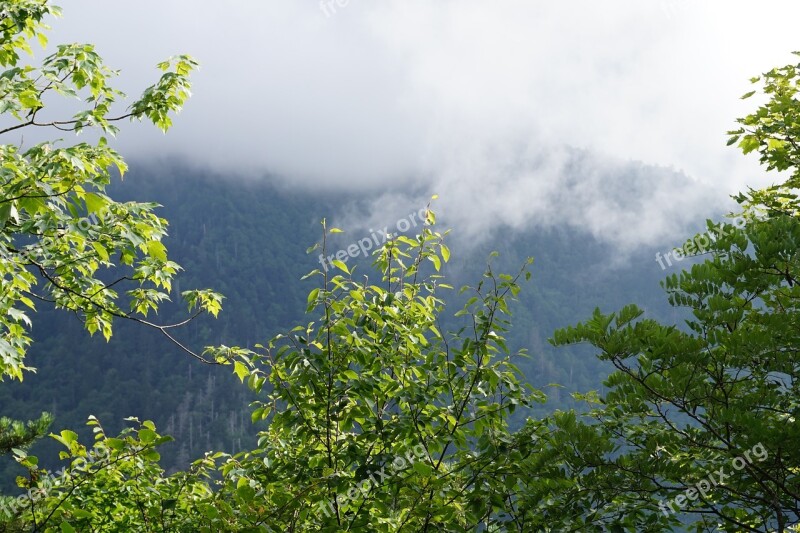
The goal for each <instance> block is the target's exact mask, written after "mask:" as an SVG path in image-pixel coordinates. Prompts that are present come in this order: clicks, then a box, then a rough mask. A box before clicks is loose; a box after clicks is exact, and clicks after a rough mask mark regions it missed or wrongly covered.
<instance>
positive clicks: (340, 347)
mask: <svg viewBox="0 0 800 533" xmlns="http://www.w3.org/2000/svg"><path fill="white" fill-rule="evenodd" d="M428 219H429V221H431V220H433V217H432V215H431V216H429V218H428ZM327 233H330V231H326V236H327ZM441 239H442V235H440V234H438V233H435V232H433V231H431V229H429V228H428V227H425V228H424V229H423V231H422V233H421V234H420V235H419V236H417V237H416V238H415V239H412V238H408V237H402V236H401V237H398V238H396V239H395V240H392V241H389V242H388V243H386V244H385V245H384V246H383V247H382V248H381V249H380V250H378V251H377V252H376V256H375V258H376V261H375V267H376V268H377V269H378V270H379V271H380V272H382V273H383V274H382V279H381V281H380V282H379V283H370V281H369V279H368V278H367V277H366V276H364V277H363V279H361V280H358V278H357V277H356V274H355V272H354V270H356V269H348V268H347V267H346V266H345V265H344V264H341V265H336V266H337V268H338V270H339V271H340V273H336V274H334V273H332V272H331V273H328V272H320V271H315V272H312V273H311V274H310V275H309V276H311V277H319V278H320V279H321V286H320V287H318V288H316V289H314V290H312V291H311V292H310V294H309V297H308V310H309V312H318V313H319V320H318V321H316V322H311V323H309V324H308V325H307V326H304V327H297V328H295V329H293V330H292V331H291V332H290V333H289V334H287V335H285V336H284V335H279V336H277V337H276V338H274V339H273V340H272V341H271V342H270V343H269V344H267V345H266V346H265V347H263V350H264V351H265V353H259V354H257V355H254V356H253V358H252V367H249V368H245V367H243V366H240V367H239V368H237V372H238V373H239V374H240V376H241V377H242V378H243V379H244V380H245V381H246V382H247V383H248V385H249V386H250V387H251V388H252V389H253V390H255V391H256V392H259V391H262V390H263V388H264V387H265V385H266V384H267V383H269V384H270V385H271V388H272V392H271V393H269V394H268V395H267V399H266V400H263V401H258V402H256V403H255V404H254V407H255V410H254V412H253V419H254V420H261V419H264V420H266V421H267V422H268V423H269V427H268V429H267V430H266V431H265V432H263V433H262V434H261V435H260V439H259V448H258V449H256V450H253V451H252V452H249V453H245V454H242V455H240V456H237V457H233V458H231V459H230V460H229V461H227V462H226V463H225V464H224V465H223V466H222V472H223V473H224V474H225V475H226V477H227V480H226V485H225V487H224V490H223V492H226V493H228V494H230V497H231V498H232V499H233V500H234V501H236V502H237V504H238V505H236V506H235V507H236V508H237V509H238V511H239V512H241V513H246V514H248V515H249V516H251V517H252V518H251V519H250V520H252V522H247V524H251V523H261V522H263V523H265V524H266V525H268V529H267V530H268V531H287V530H294V531H342V530H351V531H363V530H365V528H366V529H369V530H371V531H420V530H425V529H432V528H436V529H437V530H442V531H471V530H473V529H475V528H477V527H480V525H481V524H483V526H485V527H495V525H496V524H497V523H499V522H500V521H501V515H502V514H503V512H502V507H503V505H504V502H503V501H502V498H500V497H499V496H498V494H497V493H496V492H495V491H494V488H495V485H496V482H495V479H496V477H497V476H498V475H499V472H497V471H495V470H494V469H493V465H494V463H495V462H497V461H498V460H499V459H500V458H501V457H503V456H505V454H507V453H508V452H509V450H510V448H511V444H512V435H511V433H510V432H509V429H508V426H507V420H506V419H507V416H508V414H509V413H511V412H513V411H514V410H515V409H516V408H518V407H524V406H527V405H529V404H530V402H532V401H535V400H540V399H541V398H542V395H541V393H538V392H536V391H532V390H530V389H529V387H527V386H526V385H524V384H523V383H522V382H521V380H520V374H519V371H518V370H517V368H516V366H515V365H514V364H513V362H512V359H513V356H512V355H510V354H509V353H508V350H507V349H506V347H505V341H504V338H503V336H502V334H503V332H504V331H505V330H506V326H507V324H508V322H507V319H506V318H505V316H507V315H508V304H507V299H508V298H510V297H513V296H516V294H517V293H518V291H519V286H518V285H517V281H518V278H519V275H518V276H516V277H512V276H506V275H495V274H494V273H492V271H491V268H489V269H488V270H487V272H486V274H485V276H484V279H483V280H482V281H481V282H480V283H479V284H478V285H477V286H476V287H473V288H467V287H465V288H464V289H463V290H464V291H467V292H469V293H471V294H472V296H471V297H470V298H469V300H468V301H467V304H466V306H465V307H464V308H463V309H462V310H461V311H459V312H458V313H456V314H457V315H458V316H462V317H465V318H466V320H465V327H464V328H462V329H460V330H459V331H456V332H454V333H449V334H442V332H441V331H440V329H439V315H440V314H441V313H442V312H443V311H444V307H443V302H442V300H441V298H440V297H439V292H440V291H441V290H443V289H444V290H446V289H448V288H449V286H448V285H447V284H446V283H444V281H443V279H442V277H441V276H440V275H438V274H435V273H434V274H425V272H426V270H427V269H428V268H429V266H433V269H434V272H435V271H437V270H439V268H440V267H441V265H442V264H443V262H446V261H447V258H448V256H449V253H448V251H447V248H446V247H445V246H444V245H443V244H442V242H441ZM322 248H323V251H324V250H325V241H323V244H322ZM521 274H522V273H521ZM518 355H520V354H518ZM509 468H510V469H511V471H515V469H514V467H513V466H509Z"/></svg>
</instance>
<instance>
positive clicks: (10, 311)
mask: <svg viewBox="0 0 800 533" xmlns="http://www.w3.org/2000/svg"><path fill="white" fill-rule="evenodd" d="M57 13H58V10H57V9H56V8H54V7H51V6H49V4H48V3H47V2H31V1H27V0H25V1H18V0H14V1H9V2H3V3H2V9H0V24H2V28H3V30H2V31H3V36H4V41H3V48H2V53H0V65H1V66H2V67H5V71H3V73H2V74H0V94H2V100H0V114H2V115H4V116H6V117H7V118H9V119H10V120H11V122H12V123H13V125H10V126H7V127H5V128H3V129H2V130H0V135H6V136H9V135H11V134H12V133H13V132H15V131H17V130H20V129H22V128H26V127H50V128H55V129H57V130H61V131H68V132H75V133H78V132H80V131H81V130H83V129H85V128H89V127H91V128H97V129H99V130H100V131H102V132H104V133H108V134H114V133H116V132H117V130H118V128H117V127H116V126H115V125H114V123H115V122H118V121H120V120H122V119H125V118H131V119H143V118H147V119H149V120H151V121H152V122H153V123H154V124H156V125H157V126H158V127H160V128H161V129H163V130H166V129H167V128H168V127H169V125H170V118H169V114H170V113H171V112H175V111H178V110H179V109H180V108H181V106H182V105H183V103H184V101H185V99H186V98H187V97H188V95H189V80H188V77H187V76H188V74H189V73H190V72H191V71H192V69H194V68H195V67H196V63H195V62H194V61H193V60H192V59H191V58H189V57H186V56H180V57H178V58H176V59H175V60H171V61H168V62H165V63H162V64H160V65H159V68H160V69H161V70H163V71H165V72H164V74H163V75H162V76H161V79H160V80H159V81H158V83H156V84H155V85H153V86H152V87H150V88H148V89H146V90H145V91H144V93H143V95H142V96H141V97H140V98H139V99H138V100H136V101H135V102H134V103H133V104H132V105H131V107H130V111H129V112H128V113H124V114H122V115H119V116H113V115H112V114H111V110H112V107H113V104H114V103H115V102H116V101H117V99H119V98H121V97H123V96H124V95H123V94H122V93H121V92H120V91H118V90H116V89H114V88H113V87H112V86H111V85H110V80H111V79H113V78H114V77H115V76H116V75H117V72H116V71H113V70H111V69H109V68H108V67H106V66H105V65H104V64H103V61H102V58H101V57H100V56H99V55H98V54H97V53H96V52H95V49H94V47H93V46H92V45H87V44H69V45H61V46H58V47H57V49H56V52H55V53H53V54H51V55H49V56H47V57H46V58H45V59H44V60H43V61H42V64H41V65H40V66H38V67H35V66H32V65H29V64H23V63H22V62H21V58H20V54H21V53H24V52H27V53H31V50H30V48H29V46H28V44H27V42H28V39H30V38H32V37H34V36H36V37H39V36H43V34H42V31H43V30H44V28H45V26H44V25H43V24H42V19H43V17H44V16H45V15H48V14H57ZM39 40H40V41H41V42H42V43H44V42H45V41H46V39H44V38H43V37H42V38H41V39H39ZM51 93H52V94H55V95H60V96H62V97H67V98H75V99H78V100H83V105H82V107H83V110H81V111H78V112H77V113H75V114H74V115H73V116H72V117H71V118H70V119H66V120H56V119H54V118H53V117H48V118H42V117H43V116H44V115H45V114H46V113H47V111H48V109H46V107H45V101H48V97H49V96H50V94H51ZM112 168H114V169H116V170H117V171H118V172H119V174H120V175H122V174H124V172H125V170H126V166H125V163H124V161H123V160H122V158H121V157H120V156H119V154H117V153H116V152H115V151H114V150H113V149H111V148H110V146H109V145H108V142H107V141H106V139H105V138H104V137H101V138H100V139H99V141H98V142H96V143H95V144H88V143H78V144H75V145H72V146H63V145H62V143H61V142H44V143H41V144H38V145H35V146H33V147H30V148H28V149H22V148H21V147H19V146H16V145H13V144H3V145H0V191H1V192H0V275H1V277H0V283H1V284H2V297H0V361H2V362H1V363H0V379H2V377H3V376H8V377H11V378H13V379H19V380H21V379H22V377H23V372H24V371H26V370H31V369H30V368H29V367H27V366H26V365H25V363H24V356H25V352H26V350H27V347H28V345H29V344H30V336H29V330H30V327H31V319H30V317H29V316H28V313H29V312H30V311H32V310H35V302H36V301H37V300H38V301H45V302H52V303H54V304H55V306H56V307H58V308H63V309H66V310H69V311H72V312H74V313H76V314H79V315H80V316H81V317H82V319H83V321H84V324H85V327H86V329H87V330H88V331H89V332H90V333H92V334H93V333H95V332H99V333H101V334H102V335H103V336H104V337H105V338H106V339H108V338H110V337H111V334H112V323H113V321H114V319H115V318H127V319H133V320H136V321H139V322H141V323H144V324H147V325H150V326H153V327H158V328H159V329H161V331H162V332H164V333H165V334H166V335H169V334H168V333H167V331H166V328H165V327H163V326H157V325H155V324H153V323H150V322H147V321H146V320H145V317H147V316H148V313H149V312H150V311H155V310H156V309H157V308H158V305H159V303H161V302H163V301H164V300H166V299H168V298H169V292H170V290H171V287H172V280H173V277H174V276H175V274H176V273H177V272H178V271H179V269H180V267H179V266H178V265H177V264H176V263H174V262H172V261H169V260H168V258H167V254H166V249H165V247H164V245H163V244H162V243H161V240H162V239H163V237H164V236H165V235H166V221H165V220H163V219H162V218H159V217H157V216H156V215H155V214H153V209H154V208H155V207H156V205H155V204H146V203H135V202H127V203H121V202H116V201H114V200H113V199H112V198H110V197H109V196H108V195H106V194H105V190H106V187H107V186H108V185H109V183H110V182H111V176H112V174H111V169H112ZM114 269H117V270H118V271H119V273H120V275H119V277H117V278H116V279H113V280H111V281H109V280H108V279H107V278H108V276H103V275H102V273H103V271H104V270H114ZM126 285H128V286H129V287H130V288H129V289H128V290H124V289H125V287H126ZM123 291H124V292H123ZM188 296H189V298H190V299H191V302H192V306H195V305H196V306H197V307H198V308H199V309H200V310H201V311H207V312H210V313H212V314H216V313H217V312H218V310H219V296H218V295H215V294H214V293H211V292H210V291H197V292H191V293H189V294H188Z"/></svg>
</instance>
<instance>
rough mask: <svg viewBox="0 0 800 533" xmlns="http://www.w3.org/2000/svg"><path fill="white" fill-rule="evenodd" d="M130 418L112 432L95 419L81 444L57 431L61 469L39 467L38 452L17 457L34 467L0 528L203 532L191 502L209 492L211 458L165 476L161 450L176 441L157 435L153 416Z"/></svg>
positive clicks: (9, 503) (9, 504)
mask: <svg viewBox="0 0 800 533" xmlns="http://www.w3.org/2000/svg"><path fill="white" fill-rule="evenodd" d="M130 421H131V422H132V423H133V424H134V426H133V427H130V428H128V429H126V430H124V431H123V432H122V433H121V434H120V435H119V436H118V437H109V436H107V435H106V433H105V431H104V430H103V428H102V426H101V425H100V423H99V422H98V421H97V420H96V419H94V418H93V417H92V418H90V420H89V422H88V424H89V426H90V427H91V428H92V429H93V432H94V434H95V442H94V444H93V446H91V447H87V446H85V445H83V444H81V443H80V442H79V441H78V439H77V435H76V434H75V433H73V432H72V431H68V430H65V431H62V432H61V434H60V435H51V436H52V437H53V438H54V439H55V440H57V441H58V442H59V443H61V444H62V445H63V447H64V448H65V449H64V451H62V452H61V458H62V459H64V460H66V461H67V466H65V467H64V468H62V469H61V470H59V471H58V472H47V471H45V470H41V469H38V468H37V467H36V465H37V463H38V460H37V459H36V458H35V457H32V456H25V455H24V454H21V456H20V457H19V461H20V463H21V464H23V465H26V466H27V467H28V468H29V477H28V478H27V479H26V478H20V479H19V480H18V483H19V486H20V487H21V488H23V489H25V490H26V492H25V493H24V494H23V495H21V496H20V497H19V498H16V499H7V500H6V501H5V502H4V503H5V505H4V508H3V507H0V509H2V510H5V511H6V514H7V515H8V514H10V515H11V520H8V516H6V517H3V518H6V519H7V520H8V523H6V524H5V526H2V525H0V527H6V528H7V529H9V530H13V527H18V526H19V527H24V525H26V524H27V525H29V527H30V526H32V527H33V528H35V530H36V531H42V532H55V531H61V532H64V531H118V532H123V531H187V532H188V531H203V529H196V528H195V527H194V521H195V520H198V522H197V523H200V517H199V516H195V515H196V513H197V510H196V508H194V506H193V503H194V502H197V501H200V500H203V499H205V498H208V497H209V496H210V493H209V489H208V485H207V484H206V483H205V481H204V480H203V479H202V478H201V476H200V475H199V474H198V472H199V471H200V470H202V466H203V464H204V463H205V462H206V461H205V460H203V461H199V462H198V463H197V464H196V465H195V466H193V467H192V468H191V469H189V470H188V471H186V472H179V473H177V474H175V475H172V476H167V475H165V473H164V471H163V470H162V469H161V468H160V467H159V465H158V461H159V459H160V455H159V453H158V451H156V448H157V447H158V446H160V445H162V444H164V443H165V442H168V441H170V440H171V439H170V438H169V437H164V436H161V435H159V434H158V433H157V432H156V428H155V426H154V425H153V423H152V422H150V421H144V422H141V423H139V421H138V420H136V419H130ZM0 506H2V504H0ZM15 524H16V526H15ZM205 531H211V530H209V529H205Z"/></svg>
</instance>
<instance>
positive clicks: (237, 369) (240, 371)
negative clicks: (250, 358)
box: [233, 361, 250, 383]
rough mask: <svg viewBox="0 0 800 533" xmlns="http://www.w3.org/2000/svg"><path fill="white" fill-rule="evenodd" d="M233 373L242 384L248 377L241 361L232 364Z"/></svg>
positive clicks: (248, 373)
mask: <svg viewBox="0 0 800 533" xmlns="http://www.w3.org/2000/svg"><path fill="white" fill-rule="evenodd" d="M233 373H234V374H236V375H237V376H239V381H241V382H242V383H244V379H245V378H246V377H247V376H249V375H250V371H249V370H248V369H247V367H246V366H245V365H244V363H242V362H241V361H234V362H233Z"/></svg>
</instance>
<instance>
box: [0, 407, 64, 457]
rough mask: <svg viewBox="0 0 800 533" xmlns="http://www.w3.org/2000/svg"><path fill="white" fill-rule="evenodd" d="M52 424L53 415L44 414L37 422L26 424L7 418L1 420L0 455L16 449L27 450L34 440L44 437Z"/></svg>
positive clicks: (32, 421)
mask: <svg viewBox="0 0 800 533" xmlns="http://www.w3.org/2000/svg"><path fill="white" fill-rule="evenodd" d="M52 423H53V415H51V414H49V413H42V415H41V416H40V417H39V418H37V419H36V420H31V421H29V422H26V423H23V422H20V421H18V420H11V419H10V418H7V417H2V418H0V455H5V454H7V453H9V452H11V451H12V450H13V449H15V448H17V449H25V448H27V447H28V446H30V444H31V443H32V442H33V441H34V440H36V439H38V438H39V437H42V436H44V435H45V434H46V433H47V429H48V428H49V427H50V424H52Z"/></svg>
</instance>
